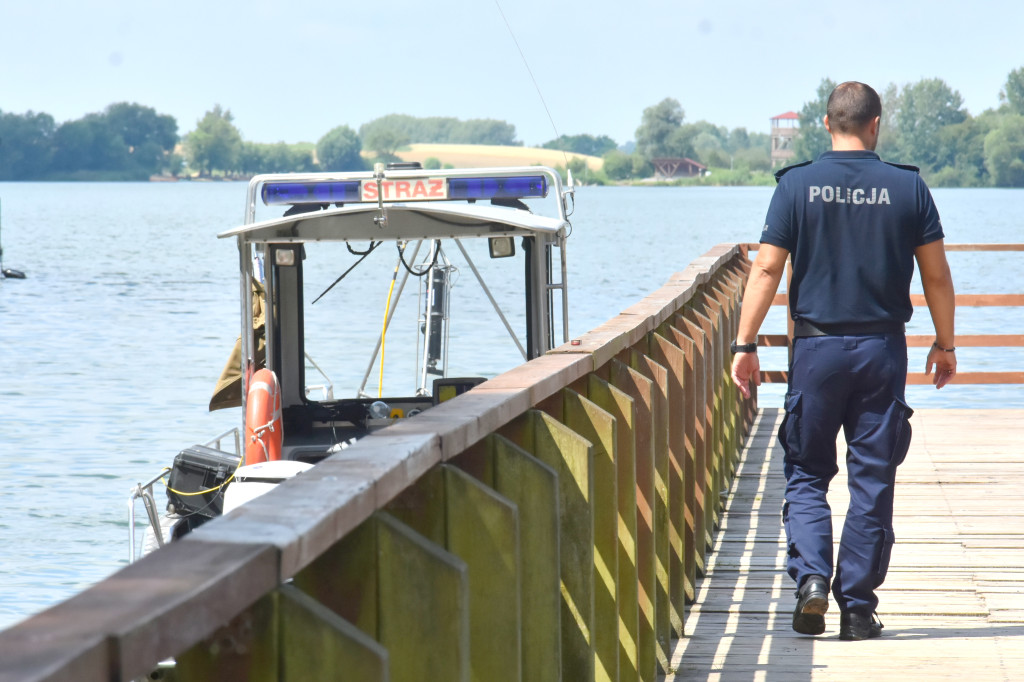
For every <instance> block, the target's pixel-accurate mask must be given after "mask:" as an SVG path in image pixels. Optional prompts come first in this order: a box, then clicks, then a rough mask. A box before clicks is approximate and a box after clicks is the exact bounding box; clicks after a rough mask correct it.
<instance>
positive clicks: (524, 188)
mask: <svg viewBox="0 0 1024 682" xmlns="http://www.w3.org/2000/svg"><path fill="white" fill-rule="evenodd" d="M547 195H548V181H547V178H546V177H544V176H543V175H517V176H508V177H496V178H449V179H448V198H449V199H521V198H523V197H546V196H547Z"/></svg>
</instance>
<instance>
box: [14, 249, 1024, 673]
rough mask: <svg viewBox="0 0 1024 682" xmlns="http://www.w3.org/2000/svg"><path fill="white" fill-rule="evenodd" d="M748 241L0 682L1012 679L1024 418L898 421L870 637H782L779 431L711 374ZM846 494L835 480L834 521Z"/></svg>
mask: <svg viewBox="0 0 1024 682" xmlns="http://www.w3.org/2000/svg"><path fill="white" fill-rule="evenodd" d="M756 248H757V245H751V244H723V245H720V246H718V247H715V248H714V249H712V250H711V251H709V252H708V253H707V254H705V255H704V256H702V257H700V258H698V259H696V260H694V261H693V263H691V264H690V265H689V266H688V267H687V268H686V269H685V270H683V271H681V272H679V273H676V274H675V275H673V276H671V277H670V278H669V280H668V281H667V282H666V284H665V285H664V286H663V287H662V288H660V289H658V290H657V291H655V292H652V293H651V294H650V295H648V296H647V297H645V298H644V299H642V300H641V301H639V302H637V303H636V304H635V305H633V306H631V307H629V308H627V309H626V310H624V311H622V312H621V313H620V314H619V315H617V316H616V317H614V318H612V319H610V320H609V321H608V322H606V323H604V324H602V325H600V326H599V327H597V328H595V329H593V330H591V331H589V332H586V333H584V334H582V335H580V336H578V337H577V338H575V339H573V340H572V342H571V343H568V344H565V345H564V346H562V347H560V348H557V349H554V350H553V351H551V352H550V353H548V354H547V355H545V356H542V357H539V358H536V359H535V360H532V361H530V362H528V363H526V364H524V365H521V366H519V367H517V368H515V369H513V370H511V371H509V372H507V373H505V374H502V375H500V376H498V377H495V378H494V379H491V380H490V381H487V382H485V383H483V384H481V385H479V386H478V387H476V388H475V389H473V390H472V391H469V392H467V393H466V394H464V395H461V396H458V397H457V398H454V399H452V400H450V401H448V402H446V403H444V404H442V405H439V406H437V407H434V408H432V409H431V410H430V411H428V412H426V413H425V414H423V415H420V416H419V417H417V418H415V419H406V420H402V421H400V422H399V423H398V424H395V425H393V426H389V427H388V428H386V429H382V430H380V431H378V432H376V433H374V434H373V435H371V436H368V437H366V438H364V439H362V440H360V441H359V442H357V443H356V444H354V445H353V446H352V447H350V448H347V449H345V450H343V451H342V452H340V453H337V454H335V455H332V456H331V457H329V458H327V459H325V460H324V461H323V462H322V463H320V464H318V465H317V466H316V467H314V468H313V469H311V470H310V471H309V472H307V473H305V474H303V475H302V476H299V477H296V478H295V479H292V480H290V481H288V482H286V483H284V484H282V485H281V486H278V487H277V488H275V489H274V490H273V491H271V492H269V493H267V494H266V495H264V496H263V497H261V498H259V499H257V500H254V501H252V502H250V503H248V504H246V505H244V506H243V507H241V508H239V509H237V510H235V511H234V512H232V513H231V514H228V515H226V516H225V517H223V518H219V519H216V520H214V521H213V522H211V523H210V524H207V525H206V526H204V527H203V528H201V529H199V530H198V531H197V532H195V533H193V534H191V535H189V536H188V537H186V538H185V539H183V540H181V541H179V542H173V543H171V544H169V545H168V546H166V547H163V548H161V549H160V550H158V551H156V552H153V553H152V554H149V555H147V556H146V557H144V558H143V559H142V560H140V561H138V562H137V563H135V564H132V565H131V566H128V567H126V568H124V569H123V570H121V571H119V572H117V573H115V574H114V575H112V576H111V577H109V578H108V579H106V580H104V581H102V582H100V583H99V584H97V585H94V586H92V587H91V588H89V589H87V590H85V591H83V592H81V593H80V594H78V595H76V596H74V597H72V598H71V599H69V600H67V601H65V602H63V603H61V604H57V605H55V606H53V607H51V608H49V609H47V610H45V611H43V612H42V613H39V614H36V615H34V616H31V617H30V618H28V619H26V620H25V621H23V622H22V623H19V624H17V625H15V626H14V627H12V628H9V629H7V630H6V631H4V632H0V682H7V681H8V680H10V681H11V682H14V681H18V682H25V681H38V682H42V681H44V680H46V681H50V680H54V681H56V680H66V679H75V680H96V681H106V680H110V681H121V680H132V679H140V678H144V677H145V676H147V675H150V674H151V673H152V674H155V675H157V677H152V678H151V679H164V680H175V681H176V680H214V679H216V680H246V681H247V682H249V681H252V680H268V681H276V680H298V679H301V680H335V679H358V680H361V681H362V680H387V681H389V682H420V681H422V680H457V681H458V682H469V681H470V680H487V682H495V681H501V680H508V681H509V682H521V681H522V680H529V681H530V682H537V681H542V680H551V681H552V682H558V681H560V680H561V681H563V682H577V681H578V680H583V681H590V680H593V681H595V682H598V681H601V682H605V681H626V680H629V681H630V682H633V681H636V682H640V681H643V682H655V680H659V679H666V680H675V679H686V680H705V679H707V680H737V681H742V682H747V681H753V680H779V681H786V682H789V681H791V680H810V679H835V680H857V679H871V680H876V679H880V680H884V679H890V678H891V679H901V680H906V679H912V680H916V679H927V680H938V679H958V680H959V679H970V680H1013V679H1024V589H1022V588H1024V585H1022V584H1021V583H1022V582H1024V504H1022V498H1024V448H1022V447H1021V446H1020V444H1019V442H1018V438H1019V435H1018V434H1019V424H1020V423H1021V420H1022V419H1024V410H1005V411H999V410H993V411H980V410H923V411H920V412H918V413H917V414H915V415H914V417H913V421H912V424H913V427H914V431H915V436H914V439H913V442H912V445H911V450H910V453H909V455H908V457H907V460H906V462H905V463H904V465H903V466H901V467H900V470H899V474H898V487H897V497H896V515H897V516H896V522H895V530H896V536H897V545H896V548H895V550H894V553H893V563H892V566H891V568H890V571H889V577H888V580H887V581H886V583H885V585H884V590H883V592H882V593H881V599H882V603H881V606H880V609H879V610H880V614H881V618H882V620H883V622H884V623H885V626H886V628H885V633H884V636H883V637H882V638H881V639H879V640H872V641H867V642H841V641H839V640H838V636H837V635H838V614H837V613H835V612H834V611H833V612H831V613H829V615H828V616H827V619H826V622H827V630H826V632H825V634H824V635H822V636H820V637H806V636H802V635H797V634H796V633H794V632H793V631H792V630H791V617H792V609H793V605H794V598H793V585H792V583H791V582H790V580H789V578H788V576H786V574H785V572H784V552H785V549H784V548H785V541H784V539H783V537H782V524H781V519H780V512H781V506H782V493H783V480H782V466H781V458H782V457H781V452H780V450H779V447H778V445H777V440H776V437H775V432H776V430H777V426H778V422H779V420H780V418H781V415H780V414H779V411H778V410H777V409H763V410H758V406H757V401H756V396H752V397H751V398H750V399H742V398H741V397H740V396H739V393H738V391H737V390H736V387H735V386H733V384H732V382H731V381H730V379H729V364H730V360H731V358H730V355H729V352H728V348H729V341H730V340H731V339H732V338H734V337H735V331H736V325H737V323H738V318H739V308H740V301H741V296H742V291H743V285H744V282H745V280H746V278H747V276H748V274H749V272H750V259H749V256H748V252H749V251H750V250H754V249H756ZM947 249H948V250H964V251H967V250H973V251H1024V245H1020V244H1012V245H995V244H992V245H970V246H959V247H957V246H952V247H951V246H947ZM777 303H778V304H780V305H784V304H785V303H786V301H785V295H780V296H779V297H778V298H777ZM921 303H922V301H920V300H919V299H915V304H917V305H920V304H921ZM957 305H958V306H1000V307H1005V308H1015V309H1019V308H1020V306H1022V305H1024V295H1021V294H992V295H977V294H970V295H958V296H957ZM960 331H967V332H968V333H967V334H961V335H958V337H957V344H958V345H968V346H992V347H1021V346H1024V335H1020V334H1016V335H1013V334H1001V335H990V334H977V333H975V334H971V333H970V332H971V330H960ZM979 331H985V330H979ZM760 342H761V344H762V345H766V346H784V345H787V344H788V343H789V338H788V336H787V335H785V334H778V335H762V336H761V337H760ZM908 343H909V345H911V346H927V345H930V343H931V339H930V337H924V336H911V337H910V338H908ZM766 369H767V370H768V371H766V373H765V380H766V381H775V382H778V381H782V382H784V381H785V380H786V372H785V371H780V370H778V369H773V368H766ZM908 380H909V381H910V382H911V383H924V382H926V381H927V378H926V377H924V376H923V375H921V374H917V373H911V374H910V375H909V376H908ZM957 383H958V384H970V383H978V384H987V383H1017V384H1020V383H1024V373H1022V372H1013V371H1006V372H970V371H967V372H962V373H960V374H958V376H957ZM944 390H946V391H953V390H957V389H956V386H955V385H954V387H951V388H947V389H944ZM843 450H844V448H841V449H840V451H843ZM844 495H845V485H844V478H843V474H842V473H841V474H840V476H838V477H837V478H836V480H835V481H834V483H833V494H832V495H831V502H832V508H833V510H834V512H835V514H834V521H835V523H836V526H837V527H838V526H839V524H841V522H842V518H841V514H842V511H843V510H844V509H845V506H846V502H845V500H844ZM169 657H173V658H174V659H175V660H176V666H175V667H174V668H173V669H164V668H161V669H160V670H154V668H155V666H157V665H158V664H160V663H161V662H162V661H164V660H165V659H167V658H169Z"/></svg>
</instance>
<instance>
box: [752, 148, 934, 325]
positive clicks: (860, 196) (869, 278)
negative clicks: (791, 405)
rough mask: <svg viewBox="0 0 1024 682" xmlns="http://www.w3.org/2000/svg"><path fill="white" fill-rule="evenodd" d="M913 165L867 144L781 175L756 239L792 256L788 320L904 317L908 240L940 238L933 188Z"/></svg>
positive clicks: (910, 256) (910, 258)
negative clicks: (885, 158)
mask: <svg viewBox="0 0 1024 682" xmlns="http://www.w3.org/2000/svg"><path fill="white" fill-rule="evenodd" d="M912 168H913V167H912V166H911V167H897V166H894V165H890V164H888V163H884V162H882V161H881V160H880V159H879V157H878V155H877V154H875V153H874V152H872V151H840V152H825V153H824V154H822V155H821V156H819V157H818V160H817V161H815V162H814V163H810V164H806V165H798V166H793V167H791V168H789V169H788V170H786V171H785V172H784V174H781V177H780V178H779V185H778V187H776V188H775V194H774V195H773V196H772V201H771V204H770V205H769V207H768V216H767V217H766V218H765V225H764V230H763V231H762V233H761V243H763V244H773V245H775V246H779V247H782V248H784V249H786V250H787V251H789V253H790V255H791V257H792V261H793V279H792V282H791V283H790V287H789V302H790V311H791V314H792V315H793V318H794V319H805V320H807V321H808V322H811V323H815V324H821V325H828V324H844V323H858V322H890V321H891V322H907V321H908V320H909V319H910V316H911V315H912V314H913V311H914V309H913V306H912V305H911V304H910V280H911V278H912V277H913V274H914V249H915V248H917V247H918V246H921V245H923V244H928V243H930V242H933V241H935V240H938V239H942V238H943V233H942V223H941V222H940V220H939V212H938V210H937V209H936V208H935V202H934V201H932V195H931V192H929V191H928V186H927V185H926V184H925V182H924V180H922V179H921V176H920V175H918V174H917V172H916V169H913V170H911V169H912Z"/></svg>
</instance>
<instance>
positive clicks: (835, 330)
mask: <svg viewBox="0 0 1024 682" xmlns="http://www.w3.org/2000/svg"><path fill="white" fill-rule="evenodd" d="M905 332H906V325H905V324H903V323H902V322H889V321H886V322H849V323H844V324H812V323H810V322H808V321H807V320H804V319H800V320H794V321H793V336H794V337H803V336H856V335H858V334H903V333H905Z"/></svg>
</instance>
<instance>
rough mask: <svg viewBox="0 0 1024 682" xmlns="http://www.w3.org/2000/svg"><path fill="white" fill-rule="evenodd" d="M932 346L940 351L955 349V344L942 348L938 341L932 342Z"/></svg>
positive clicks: (945, 351)
mask: <svg viewBox="0 0 1024 682" xmlns="http://www.w3.org/2000/svg"><path fill="white" fill-rule="evenodd" d="M932 347H933V348H938V349H939V350H941V351H942V352H943V353H952V352H953V351H955V350H956V346H953V347H952V348H943V347H942V346H940V345H939V342H938V341H936V342H935V343H933V344H932Z"/></svg>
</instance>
